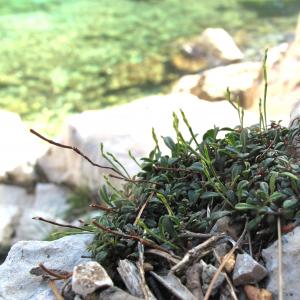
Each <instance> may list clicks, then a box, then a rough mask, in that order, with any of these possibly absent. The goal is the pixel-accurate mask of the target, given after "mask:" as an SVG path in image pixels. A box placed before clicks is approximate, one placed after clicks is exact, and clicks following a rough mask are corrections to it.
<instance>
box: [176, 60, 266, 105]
mask: <svg viewBox="0 0 300 300" xmlns="http://www.w3.org/2000/svg"><path fill="white" fill-rule="evenodd" d="M260 69H261V63H259V62H243V63H237V64H231V65H228V66H222V67H217V68H214V69H209V70H207V71H204V72H203V73H201V74H199V75H187V76H184V77H183V78H182V79H181V80H180V81H179V82H178V84H177V86H175V88H174V90H177V91H184V92H190V93H191V94H192V95H195V96H197V97H199V98H200V99H204V100H210V101H215V100H222V99H224V98H226V90H227V88H229V89H230V92H231V95H232V98H231V99H233V100H237V98H239V100H240V103H241V106H243V107H245V106H246V102H245V101H244V100H245V99H244V93H245V91H247V90H248V89H249V88H251V87H252V86H253V83H254V81H255V79H256V78H257V76H258V74H259V71H260Z"/></svg>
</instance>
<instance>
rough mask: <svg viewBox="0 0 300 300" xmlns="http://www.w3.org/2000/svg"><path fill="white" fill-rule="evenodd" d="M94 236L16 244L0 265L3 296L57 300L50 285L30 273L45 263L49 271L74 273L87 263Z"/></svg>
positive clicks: (6, 298)
mask: <svg viewBox="0 0 300 300" xmlns="http://www.w3.org/2000/svg"><path fill="white" fill-rule="evenodd" d="M92 240H93V235H91V234H79V235H72V236H66V237H64V238H61V239H59V240H55V241H52V242H46V241H43V242H40V241H26V242H18V243H17V244H15V245H14V246H13V247H12V248H11V250H10V252H9V254H8V256H7V258H6V260H5V262H4V263H3V264H2V265H1V266H0V295H1V297H2V298H3V299H4V300H12V299H13V300H38V299H39V300H40V299H43V300H54V299H55V298H54V295H53V294H52V292H51V290H50V288H49V286H48V284H47V282H46V281H45V280H43V279H42V277H41V276H37V275H33V274H31V273H30V271H31V270H32V269H33V268H36V267H37V266H38V265H39V264H40V263H43V264H44V265H45V266H46V267H47V268H49V269H57V270H64V271H68V272H71V271H72V270H73V267H74V266H75V265H78V264H79V263H81V262H83V261H86V259H83V258H81V256H82V255H88V253H87V251H86V247H87V246H88V244H90V243H91V242H92Z"/></svg>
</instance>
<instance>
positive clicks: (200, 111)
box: [38, 93, 258, 190]
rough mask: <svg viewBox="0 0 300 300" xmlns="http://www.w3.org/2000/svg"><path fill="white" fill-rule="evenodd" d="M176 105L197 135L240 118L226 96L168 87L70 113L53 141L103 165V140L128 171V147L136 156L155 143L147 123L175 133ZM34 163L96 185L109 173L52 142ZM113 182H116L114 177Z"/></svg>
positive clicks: (53, 174) (59, 177)
mask: <svg viewBox="0 0 300 300" xmlns="http://www.w3.org/2000/svg"><path fill="white" fill-rule="evenodd" d="M180 108H181V109H183V111H184V112H185V113H186V116H187V118H188V119H189V121H190V123H191V125H192V127H193V128H194V131H195V132H197V133H199V134H200V137H201V136H202V135H203V133H205V132H206V131H207V130H208V129H210V128H212V127H213V126H214V125H216V126H221V127H223V126H235V125H238V122H239V121H238V115H237V113H236V111H235V110H234V108H233V107H232V106H231V105H230V104H229V103H228V102H227V101H220V102H216V103H210V102H208V101H203V100H199V98H197V97H195V96H192V95H190V94H182V93H173V94H169V95H166V96H151V97H147V98H144V99H141V100H136V101H133V102H131V103H129V104H125V105H120V106H117V107H112V108H107V109H104V110H98V111H96V110H95V111H86V112H83V113H81V114H78V115H74V116H72V117H70V118H69V119H68V120H67V122H66V124H65V126H64V129H63V131H62V134H61V136H60V138H58V139H57V141H59V142H61V143H64V144H67V145H71V146H74V147H77V148H79V149H80V151H82V152H83V153H84V154H86V155H87V156H88V157H89V158H91V159H92V160H93V161H95V162H97V163H99V164H102V165H106V166H107V165H108V164H107V162H106V161H105V160H104V159H103V158H102V157H101V153H100V143H101V142H102V143H103V144H104V150H106V151H108V152H111V153H113V154H114V155H115V156H116V157H117V158H118V159H119V160H120V161H121V163H123V165H124V166H125V167H126V168H127V170H128V172H129V173H130V174H135V173H136V172H137V171H138V169H139V168H138V166H137V165H136V164H135V162H134V161H133V160H132V159H130V158H129V156H128V154H127V152H128V150H131V151H132V153H133V155H134V156H136V157H137V158H140V157H143V156H145V155H148V153H149V151H150V150H151V149H153V147H154V142H153V141H152V139H151V129H152V127H154V128H155V130H156V133H157V135H158V136H161V135H162V136H173V137H174V136H175V134H174V130H173V127H172V112H173V111H175V112H176V113H178V114H180V112H179V109H180ZM257 122H258V117H257V114H256V113H247V112H245V123H246V124H248V125H249V124H253V123H257ZM181 123H182V122H181ZM181 128H182V129H183V133H184V134H185V135H186V136H187V138H188V137H189V133H188V130H187V129H186V127H185V126H184V125H181ZM38 165H39V167H40V168H41V169H42V170H43V172H44V173H45V175H46V176H47V178H48V179H49V180H50V181H51V182H56V183H68V184H71V185H75V186H87V187H89V188H91V189H95V190H97V189H98V188H99V186H100V185H101V184H103V183H105V181H104V180H103V177H102V175H103V174H107V173H110V172H108V171H107V170H103V169H100V168H97V167H94V166H92V165H91V164H90V163H89V162H88V161H86V160H85V159H83V158H82V157H81V156H79V155H78V154H76V153H75V152H73V151H72V150H69V149H62V148H58V147H56V146H51V147H50V148H49V150H48V152H47V153H46V154H45V155H44V156H42V157H41V158H40V159H39V160H38ZM115 183H116V184H120V183H121V182H120V181H119V180H118V181H115Z"/></svg>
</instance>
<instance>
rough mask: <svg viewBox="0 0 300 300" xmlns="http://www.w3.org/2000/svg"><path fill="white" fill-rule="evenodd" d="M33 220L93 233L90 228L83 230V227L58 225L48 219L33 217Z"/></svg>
mask: <svg viewBox="0 0 300 300" xmlns="http://www.w3.org/2000/svg"><path fill="white" fill-rule="evenodd" d="M32 219H33V220H37V221H42V222H45V223H49V224H52V225H56V226H60V227H66V228H72V229H79V230H81V231H88V232H93V230H91V229H88V228H82V227H78V226H75V225H71V224H62V223H57V222H55V221H51V220H47V219H45V218H42V217H33V218H32Z"/></svg>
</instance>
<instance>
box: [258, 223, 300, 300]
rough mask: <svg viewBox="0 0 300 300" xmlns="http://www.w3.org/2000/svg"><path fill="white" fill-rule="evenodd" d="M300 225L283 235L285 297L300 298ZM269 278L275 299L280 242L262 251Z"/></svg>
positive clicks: (291, 299) (269, 286)
mask: <svg viewBox="0 0 300 300" xmlns="http://www.w3.org/2000/svg"><path fill="white" fill-rule="evenodd" d="M299 253H300V227H296V228H295V229H294V230H293V231H292V232H289V233H287V234H285V235H283V236H282V277H283V298H284V299H285V300H296V299H300V290H299V281H300V272H299V269H300V255H299ZM262 256H263V258H264V260H265V262H266V268H267V270H268V272H269V278H268V282H267V286H266V288H267V289H268V290H269V291H270V292H272V294H273V299H274V300H276V299H278V283H277V282H278V281H277V280H278V279H277V278H278V242H277V241H276V242H275V243H273V244H272V245H271V246H269V247H268V248H266V249H264V250H263V251H262Z"/></svg>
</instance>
